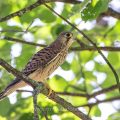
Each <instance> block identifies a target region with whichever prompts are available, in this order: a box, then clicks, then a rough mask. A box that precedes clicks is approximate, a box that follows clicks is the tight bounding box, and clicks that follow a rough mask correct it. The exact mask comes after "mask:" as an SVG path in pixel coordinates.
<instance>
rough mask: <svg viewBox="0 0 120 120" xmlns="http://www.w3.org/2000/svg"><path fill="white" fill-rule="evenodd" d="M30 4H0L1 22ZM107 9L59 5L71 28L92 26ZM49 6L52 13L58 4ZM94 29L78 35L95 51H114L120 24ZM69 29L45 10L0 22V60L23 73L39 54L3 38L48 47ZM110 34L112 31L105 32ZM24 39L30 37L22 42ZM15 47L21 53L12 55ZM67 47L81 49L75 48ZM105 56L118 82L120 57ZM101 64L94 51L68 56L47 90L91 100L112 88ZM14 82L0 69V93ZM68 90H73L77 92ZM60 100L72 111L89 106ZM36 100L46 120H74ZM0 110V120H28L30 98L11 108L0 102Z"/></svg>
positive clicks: (95, 1) (101, 4) (96, 2)
mask: <svg viewBox="0 0 120 120" xmlns="http://www.w3.org/2000/svg"><path fill="white" fill-rule="evenodd" d="M34 2H35V0H25V1H22V2H21V1H16V0H7V1H6V0H4V1H0V16H1V18H2V17H4V16H6V15H8V14H11V13H13V12H15V11H17V10H20V9H22V8H24V7H26V6H29V5H30V4H33V3H34ZM85 3H87V4H85ZM108 3H109V0H105V1H104V0H92V2H88V0H85V1H84V4H83V5H81V4H77V5H76V4H74V5H71V4H66V3H64V5H63V6H62V5H61V4H60V5H61V6H62V10H61V11H62V12H61V15H62V16H64V17H65V18H66V19H67V18H68V17H70V21H72V23H74V24H76V21H79V22H80V21H82V22H83V21H85V22H86V23H85V22H83V23H84V25H87V24H88V23H90V24H92V22H90V21H89V20H91V21H92V20H96V19H97V18H98V16H100V14H101V13H102V12H105V11H107V10H108ZM50 5H51V6H52V8H58V7H59V4H56V3H50ZM81 7H82V8H81ZM83 7H84V8H83ZM71 10H72V11H71ZM32 21H33V24H32V25H31V26H30V27H29V29H28V31H27V32H20V31H24V30H26V29H27V28H28V26H29V25H30V24H31V22H32ZM104 22H105V21H104ZM34 23H35V24H34ZM93 26H94V27H91V28H90V29H89V30H88V29H87V28H84V29H83V31H84V32H85V33H86V34H87V35H88V36H90V38H91V39H92V40H93V41H94V42H95V43H96V44H97V45H98V46H100V45H104V46H114V44H116V42H115V41H116V40H119V39H120V36H119V34H120V21H117V22H115V24H114V25H113V26H110V25H109V24H108V22H107V24H105V25H103V24H98V23H97V22H96V23H95V24H94V25H93ZM81 27H83V26H82V24H81V23H80V25H79V28H80V29H81ZM88 27H89V25H88ZM70 28H71V26H70V25H67V24H66V23H65V22H63V20H62V19H60V18H59V17H57V16H56V15H55V14H54V13H52V12H51V11H49V10H48V9H47V8H46V7H45V6H44V5H42V6H39V7H37V8H35V9H33V10H32V11H29V12H27V13H25V14H24V15H22V16H21V17H14V18H12V19H10V20H8V21H5V22H1V23H0V29H1V30H3V31H4V32H1V34H0V37H1V39H0V58H3V59H4V60H6V61H7V62H8V63H9V64H11V65H12V66H14V67H15V68H16V69H18V70H22V69H23V68H24V66H25V65H26V63H27V62H28V60H29V59H30V58H31V57H32V55H33V54H34V53H36V52H37V51H38V50H40V49H42V48H41V47H37V46H31V45H29V44H22V43H19V44H18V43H16V42H9V41H7V40H5V39H3V37H4V36H9V37H13V38H19V39H21V40H24V41H26V40H27V39H29V40H27V41H33V42H35V43H45V44H50V43H51V42H53V41H54V40H55V38H56V37H57V35H58V34H59V33H60V32H61V31H64V30H69V29H70ZM111 28H113V29H112V30H111V31H110V29H111ZM14 31H16V32H14ZM108 31H109V32H108ZM74 34H76V32H74ZM25 36H29V37H27V39H26V38H25ZM77 38H78V39H80V40H81V41H82V42H83V43H84V44H86V45H87V46H91V44H90V43H89V42H88V41H86V40H85V38H83V36H81V35H80V34H77ZM17 45H18V46H19V47H20V48H19V47H18V48H16V49H15V46H17ZM72 47H80V46H79V44H78V43H76V42H75V43H74V44H73V45H72ZM81 47H82V46H81ZM83 47H84V46H83ZM19 49H21V51H19ZM12 50H13V51H12ZM15 50H16V51H17V52H18V51H19V54H18V55H16V54H14V53H13V52H15ZM104 54H105V55H106V57H107V59H108V60H109V61H110V63H111V64H112V65H113V67H114V68H115V70H116V71H117V73H118V75H119V77H120V62H119V61H120V54H119V53H118V52H104ZM101 59H102V58H101V57H100V55H99V54H98V53H97V52H95V51H78V52H76V51H70V52H69V55H68V57H67V59H66V61H65V63H64V64H63V65H62V66H61V70H60V71H62V72H61V73H62V74H60V71H58V72H57V75H55V76H53V77H51V78H50V80H49V81H48V82H49V84H50V86H51V88H52V89H53V90H55V91H56V92H64V91H66V92H71V93H88V94H92V93H93V91H96V90H98V89H104V88H107V87H109V86H112V85H114V84H116V81H115V78H114V75H113V73H112V72H111V70H110V68H109V67H108V65H107V64H106V63H105V62H104V61H103V60H101ZM91 61H92V63H91ZM13 79H14V77H13V75H11V74H9V73H8V72H6V71H5V69H3V68H2V67H1V66H0V91H2V90H3V89H4V88H5V86H7V85H8V83H10V82H11V81H12V80H13ZM70 86H75V87H77V88H78V89H79V90H78V89H75V88H74V87H70ZM81 90H82V91H81ZM117 95H119V93H118V90H116V91H111V92H108V93H105V98H110V97H115V96H117ZM62 97H63V98H64V99H65V100H67V101H68V102H70V103H72V104H73V105H75V106H81V105H82V104H87V103H88V100H87V98H83V97H74V96H69V97H68V96H62ZM38 98H39V99H38V102H39V106H41V107H42V108H44V109H45V110H48V112H47V115H48V117H49V118H50V119H52V118H53V115H56V114H57V115H58V117H59V118H60V119H61V120H79V118H77V117H76V116H75V115H73V114H72V113H70V112H69V111H66V110H64V109H63V108H62V107H61V106H59V105H58V104H57V103H54V102H53V101H51V100H49V99H47V98H46V97H44V96H43V95H39V96H38ZM0 108H2V109H0V120H31V118H32V116H33V103H32V97H28V98H22V94H21V93H18V94H17V102H16V103H14V104H11V103H10V101H9V99H8V98H6V99H5V100H3V101H0ZM84 109H85V111H86V112H87V113H88V112H89V109H88V107H84ZM118 111H119V110H118ZM101 114H102V111H101V109H100V108H99V106H98V105H96V106H94V107H93V109H91V112H90V116H91V117H95V116H96V117H100V116H101ZM39 117H40V118H41V120H45V117H44V115H43V114H42V112H41V111H40V116H39ZM113 117H114V118H115V120H117V118H119V114H118V112H116V113H115V114H114V113H113V114H111V115H110V116H109V119H110V120H112V119H113Z"/></svg>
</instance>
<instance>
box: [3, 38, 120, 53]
mask: <svg viewBox="0 0 120 120" xmlns="http://www.w3.org/2000/svg"><path fill="white" fill-rule="evenodd" d="M2 40H7V41H12V42H18V43H22V44H28V45H33V46H39V47H46V46H47V45H45V44H39V43H34V42H28V41H24V40H20V39H18V38H13V37H9V36H4V37H3V38H2ZM98 48H99V49H100V50H103V51H111V52H119V51H120V47H112V46H104V47H98ZM70 50H71V51H88V50H89V51H96V50H97V49H96V48H95V47H92V46H86V47H72V48H71V49H70Z"/></svg>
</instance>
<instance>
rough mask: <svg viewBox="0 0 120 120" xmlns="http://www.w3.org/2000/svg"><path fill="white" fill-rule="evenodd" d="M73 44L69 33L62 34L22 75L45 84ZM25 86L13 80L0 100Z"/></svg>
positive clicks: (36, 55)
mask: <svg viewBox="0 0 120 120" xmlns="http://www.w3.org/2000/svg"><path fill="white" fill-rule="evenodd" d="M72 42H73V34H72V33H71V32H62V33H60V35H59V36H58V38H57V39H56V40H55V41H54V42H53V43H52V44H51V45H49V46H48V47H45V48H44V49H42V50H40V51H38V52H37V53H36V54H35V55H34V56H33V57H32V58H31V60H30V61H29V62H28V63H27V65H26V66H25V69H23V71H22V73H23V74H24V75H26V76H28V77H29V78H31V79H33V80H36V81H39V82H43V83H44V82H45V80H46V79H47V78H48V77H49V75H51V74H52V73H53V72H54V70H56V69H57V68H58V67H59V66H60V65H61V64H62V63H63V62H64V60H65V57H66V55H67V53H68V48H69V47H70V46H71V44H72ZM26 85H27V84H26V83H25V82H24V81H23V80H21V79H20V78H15V80H13V81H12V82H11V83H10V84H9V85H8V86H7V87H6V88H5V90H4V91H3V92H1V93H0V99H2V98H4V97H6V96H8V95H9V94H11V93H12V92H14V91H15V90H17V89H18V88H21V87H24V86H26Z"/></svg>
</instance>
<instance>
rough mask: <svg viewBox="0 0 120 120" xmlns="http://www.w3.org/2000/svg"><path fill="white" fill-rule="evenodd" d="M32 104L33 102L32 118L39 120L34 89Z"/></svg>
mask: <svg viewBox="0 0 120 120" xmlns="http://www.w3.org/2000/svg"><path fill="white" fill-rule="evenodd" d="M33 104H34V120H39V116H38V107H37V93H36V90H34V94H33Z"/></svg>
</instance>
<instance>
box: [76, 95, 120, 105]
mask: <svg viewBox="0 0 120 120" xmlns="http://www.w3.org/2000/svg"><path fill="white" fill-rule="evenodd" d="M116 100H120V96H117V97H113V98H108V99H105V100H100V101H99V100H98V101H97V102H95V103H87V104H84V105H80V106H77V107H85V106H88V107H93V106H95V105H98V104H101V103H105V102H113V101H116Z"/></svg>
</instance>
